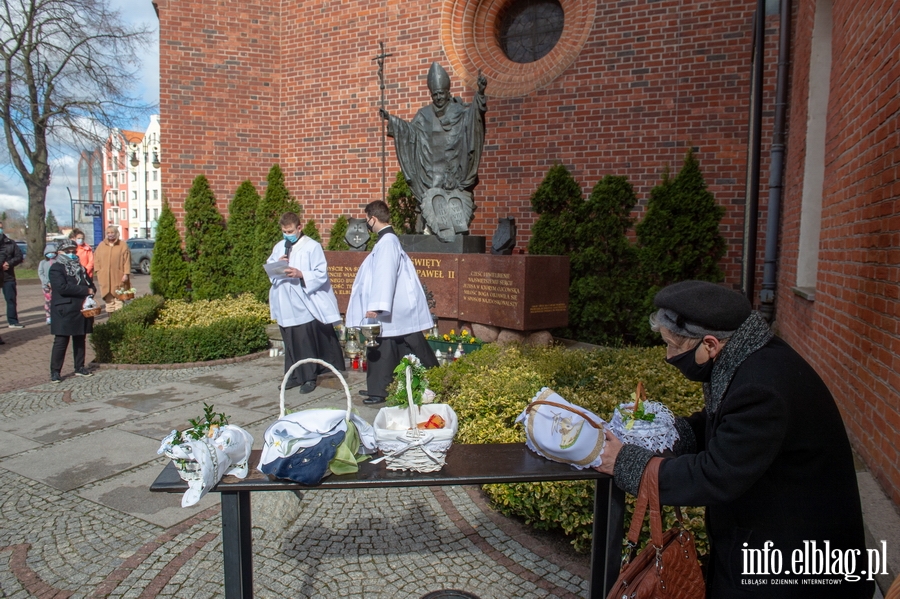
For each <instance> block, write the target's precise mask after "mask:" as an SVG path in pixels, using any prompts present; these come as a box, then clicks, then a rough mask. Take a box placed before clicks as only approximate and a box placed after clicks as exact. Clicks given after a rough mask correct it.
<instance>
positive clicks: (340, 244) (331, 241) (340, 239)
mask: <svg viewBox="0 0 900 599" xmlns="http://www.w3.org/2000/svg"><path fill="white" fill-rule="evenodd" d="M349 226H350V221H348V220H347V217H346V216H344V215H343V214H342V215H340V216H339V217H338V219H337V220H336V221H335V222H334V226H333V227H331V232H330V233H329V234H328V245H327V246H326V247H325V249H326V250H328V251H330V252H339V251H343V250H349V249H350V244H349V243H347V240H346V239H344V236H345V235H346V234H347V227H349Z"/></svg>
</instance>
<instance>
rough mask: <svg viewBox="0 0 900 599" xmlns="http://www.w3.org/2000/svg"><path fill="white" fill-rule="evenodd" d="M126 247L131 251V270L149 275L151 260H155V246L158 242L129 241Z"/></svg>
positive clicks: (149, 240) (145, 240)
mask: <svg viewBox="0 0 900 599" xmlns="http://www.w3.org/2000/svg"><path fill="white" fill-rule="evenodd" d="M125 245H127V246H128V249H129V250H130V251H131V270H132V271H134V272H140V273H144V274H145V275H149V274H150V260H152V259H153V246H154V245H156V242H155V241H154V240H152V239H129V240H127V241H126V242H125Z"/></svg>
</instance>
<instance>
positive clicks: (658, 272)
mask: <svg viewBox="0 0 900 599" xmlns="http://www.w3.org/2000/svg"><path fill="white" fill-rule="evenodd" d="M724 214H725V208H724V207H722V206H719V205H718V204H716V200H715V197H714V196H713V194H712V193H711V192H710V191H709V190H707V188H706V181H704V179H703V174H702V172H701V171H700V163H699V162H698V161H697V158H696V156H694V153H693V151H692V150H688V152H687V154H686V155H685V158H684V164H683V166H682V168H681V171H679V173H678V175H676V176H675V178H674V179H673V178H671V177H670V176H669V173H668V171H666V172H665V173H664V174H663V180H662V182H661V183H660V184H659V185H657V186H656V187H654V188H653V189H652V190H651V192H650V200H649V202H648V203H647V212H646V214H645V215H644V218H643V220H641V222H639V223H638V224H637V226H636V227H635V232H636V233H637V244H638V254H639V258H640V262H641V271H642V273H643V277H644V280H645V294H644V301H643V307H642V310H641V311H642V312H644V313H645V316H646V315H649V314H650V313H651V312H653V296H654V295H656V292H657V291H659V290H660V289H661V288H663V287H665V286H666V285H671V284H672V283H677V282H679V281H686V280H690V279H698V280H703V281H712V282H720V281H722V279H723V274H722V269H721V268H719V261H720V260H721V259H722V257H723V256H724V255H725V250H726V243H725V238H724V237H723V236H722V234H721V232H720V231H719V225H720V223H721V221H722V217H723V216H724ZM639 325H640V329H639V331H638V334H639V337H640V338H641V340H647V339H649V338H651V336H652V333H650V326H649V324H647V322H646V318H645V319H644V320H643V321H640V322H639Z"/></svg>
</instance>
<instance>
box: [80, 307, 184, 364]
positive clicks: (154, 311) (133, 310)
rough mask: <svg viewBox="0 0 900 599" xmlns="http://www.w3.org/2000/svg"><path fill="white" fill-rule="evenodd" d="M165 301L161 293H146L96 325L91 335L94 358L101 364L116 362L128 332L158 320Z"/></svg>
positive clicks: (141, 328)
mask: <svg viewBox="0 0 900 599" xmlns="http://www.w3.org/2000/svg"><path fill="white" fill-rule="evenodd" d="M165 302H166V300H165V298H163V297H162V296H161V295H145V296H142V297H139V298H136V299H134V300H132V301H130V302H128V303H127V304H126V305H125V307H124V308H122V309H121V310H116V311H115V312H113V313H112V314H110V315H109V318H108V319H107V321H106V322H101V323H99V324H96V325H94V332H93V333H91V336H90V339H91V346H92V347H93V348H94V356H95V357H94V359H95V360H97V362H99V363H101V364H108V363H110V362H114V361H115V356H116V355H121V345H122V343H123V342H124V340H125V339H126V336H127V335H126V333H127V332H128V331H130V332H131V333H132V334H134V332H135V331H140V330H143V329H145V328H147V327H149V326H150V325H152V324H153V323H154V322H156V319H157V318H158V317H159V313H160V311H161V310H162V309H163V305H164V304H165ZM137 336H140V333H138V335H137Z"/></svg>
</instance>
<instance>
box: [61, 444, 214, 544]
mask: <svg viewBox="0 0 900 599" xmlns="http://www.w3.org/2000/svg"><path fill="white" fill-rule="evenodd" d="M167 463H168V460H167V459H166V458H163V457H159V458H157V459H155V460H152V461H150V462H148V463H147V464H145V465H144V466H140V467H138V468H135V469H133V470H129V471H127V472H123V473H122V474H119V475H115V476H111V477H109V478H106V479H104V480H102V481H98V482H96V483H93V484H89V485H86V486H85V487H83V488H81V489H79V490H78V491H77V494H78V495H79V496H80V497H83V498H85V499H88V500H90V501H94V502H96V503H99V504H101V505H104V506H106V507H108V508H111V509H113V510H116V511H117V512H123V513H126V514H130V515H132V516H134V517H136V518H140V519H141V520H144V521H146V522H150V523H151V524H156V525H157V526H161V527H163V528H169V527H170V526H174V525H176V524H178V523H179V522H183V521H185V520H187V519H188V518H191V517H193V516H195V515H196V514H198V513H200V512H202V511H203V510H205V509H207V508H210V507H213V506H216V505H219V500H220V496H219V494H218V493H208V494H207V495H206V496H204V497H203V498H202V499H201V500H200V501H199V503H197V505H194V506H191V507H187V508H183V507H181V495H178V494H174V493H151V492H150V485H151V484H153V481H154V480H156V477H157V476H158V475H159V473H160V471H161V470H162V469H163V468H165V466H166V464H167Z"/></svg>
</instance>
